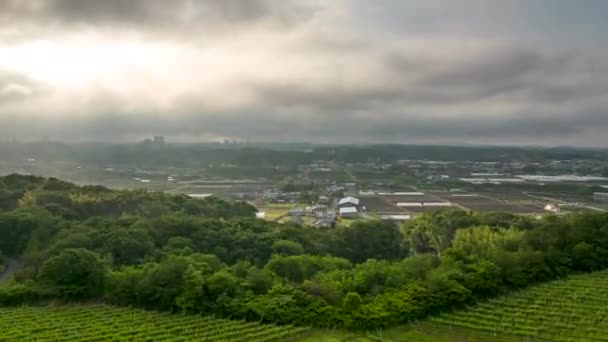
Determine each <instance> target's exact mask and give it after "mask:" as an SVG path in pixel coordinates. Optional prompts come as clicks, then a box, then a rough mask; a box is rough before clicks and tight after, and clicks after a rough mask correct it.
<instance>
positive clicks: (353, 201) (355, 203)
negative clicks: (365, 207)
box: [338, 196, 359, 208]
mask: <svg viewBox="0 0 608 342" xmlns="http://www.w3.org/2000/svg"><path fill="white" fill-rule="evenodd" d="M338 207H339V208H344V207H357V208H358V207H359V199H358V198H356V197H352V196H348V197H344V198H341V199H340V201H338Z"/></svg>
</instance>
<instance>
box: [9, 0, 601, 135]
mask: <svg viewBox="0 0 608 342" xmlns="http://www.w3.org/2000/svg"><path fill="white" fill-rule="evenodd" d="M607 13H608V2H606V1H602V0H587V1H579V2H574V1H567V0H537V1H524V0H510V1H497V0H496V1H489V0H485V1H484V0H465V1H458V2H447V1H422V0H419V1H416V0H377V1H364V0H352V1H349V0H335V1H312V0H311V1H305V0H297V1H281V0H249V1H245V0H243V1H240V0H222V1H211V0H174V1H165V0H131V1H126V0H104V1H97V0H0V137H3V138H18V139H24V140H27V139H40V138H43V137H48V138H50V139H53V140H66V141H83V140H87V141H133V140H137V139H140V138H141V137H144V136H150V135H164V136H166V137H167V138H168V139H169V140H173V141H209V140H223V139H238V140H243V141H244V140H250V141H278V142H288V141H307V142H318V143H349V142H356V143H415V144H427V143H432V144H441V143H449V144H515V145H571V146H595V147H608V140H606V139H605V138H604V137H605V132H606V131H607V130H608V96H606V95H607V94H608V58H607V57H608V53H607V52H608V51H607V49H608V47H607V46H606V44H605V43H604V40H605V38H604V37H605V34H606V32H607V31H608V30H607V29H608V22H607V21H606V20H605V15H606V14H607Z"/></svg>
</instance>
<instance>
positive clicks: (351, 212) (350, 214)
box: [338, 206, 359, 218]
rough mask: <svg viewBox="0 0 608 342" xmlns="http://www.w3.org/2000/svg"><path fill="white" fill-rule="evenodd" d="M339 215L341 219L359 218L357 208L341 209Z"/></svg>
mask: <svg viewBox="0 0 608 342" xmlns="http://www.w3.org/2000/svg"><path fill="white" fill-rule="evenodd" d="M338 213H339V214H340V217H344V218H355V217H357V216H359V211H358V210H357V207H352V206H351V207H343V208H340V209H339V211H338Z"/></svg>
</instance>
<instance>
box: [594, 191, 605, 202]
mask: <svg viewBox="0 0 608 342" xmlns="http://www.w3.org/2000/svg"><path fill="white" fill-rule="evenodd" d="M593 199H594V200H596V201H608V192H595V193H593Z"/></svg>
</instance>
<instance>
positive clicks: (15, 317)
mask: <svg viewBox="0 0 608 342" xmlns="http://www.w3.org/2000/svg"><path fill="white" fill-rule="evenodd" d="M306 330H307V328H300V327H291V326H275V325H264V324H259V323H247V322H242V321H231V320H226V319H216V318H211V317H201V316H184V315H171V314H167V313H156V312H151V311H144V310H138V309H128V308H115V307H111V306H105V305H74V306H58V307H22V308H15V309H6V308H3V309H0V341H254V342H255V341H284V340H285V339H290V338H293V337H294V336H297V335H298V334H301V333H303V332H305V331H306Z"/></svg>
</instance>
